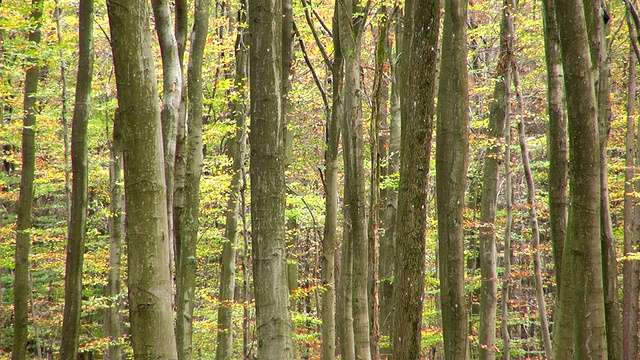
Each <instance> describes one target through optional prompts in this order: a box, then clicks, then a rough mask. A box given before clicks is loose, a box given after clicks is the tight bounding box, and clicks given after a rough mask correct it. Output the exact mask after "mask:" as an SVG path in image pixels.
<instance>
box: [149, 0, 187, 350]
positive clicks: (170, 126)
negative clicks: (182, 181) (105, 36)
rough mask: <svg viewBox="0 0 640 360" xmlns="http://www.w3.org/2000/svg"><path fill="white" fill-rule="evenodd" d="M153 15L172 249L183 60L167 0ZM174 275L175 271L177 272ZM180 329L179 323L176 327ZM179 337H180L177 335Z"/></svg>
mask: <svg viewBox="0 0 640 360" xmlns="http://www.w3.org/2000/svg"><path fill="white" fill-rule="evenodd" d="M151 4H152V6H153V16H154V20H155V26H156V33H157V34H158V40H159V43H160V53H161V56H162V92H163V95H162V111H161V113H160V119H161V121H162V143H163V147H164V171H165V178H166V183H167V219H168V225H167V226H168V229H169V240H170V242H171V244H172V246H171V250H173V249H174V246H173V242H174V232H173V230H174V229H173V189H174V186H173V184H174V168H175V161H176V141H177V132H178V116H179V112H180V107H181V103H182V94H181V93H182V89H183V82H182V78H183V76H182V63H181V59H180V57H179V54H178V42H177V39H176V34H175V32H174V27H173V23H172V20H171V10H170V8H169V2H168V1H167V0H154V1H152V2H151ZM176 275H177V274H176ZM177 328H179V326H178V327H177ZM178 338H180V336H178Z"/></svg>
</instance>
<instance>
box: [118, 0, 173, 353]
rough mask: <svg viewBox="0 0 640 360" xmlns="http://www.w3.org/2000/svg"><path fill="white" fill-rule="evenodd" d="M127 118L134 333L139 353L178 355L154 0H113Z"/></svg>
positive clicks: (122, 100) (121, 109) (123, 114)
mask: <svg viewBox="0 0 640 360" xmlns="http://www.w3.org/2000/svg"><path fill="white" fill-rule="evenodd" d="M107 7H108V12H109V24H110V27H111V41H112V50H113V60H114V67H115V75H116V85H117V91H118V112H119V116H120V117H121V120H122V125H123V129H122V130H123V131H122V134H123V145H124V182H125V197H126V226H127V236H126V240H127V246H128V256H129V262H128V272H129V282H128V287H129V306H130V309H129V314H130V320H131V341H132V347H133V351H134V355H135V357H136V358H140V359H157V358H164V359H176V358H177V350H176V341H175V333H174V330H173V316H172V291H171V290H172V286H171V278H170V272H169V268H170V255H169V254H170V251H169V247H170V240H169V238H168V228H167V201H166V185H165V172H164V153H163V145H162V129H161V122H160V108H159V104H158V101H157V97H158V90H157V83H156V77H155V67H154V63H153V62H154V59H153V54H152V52H151V51H152V49H151V33H150V29H149V9H148V4H147V3H146V2H139V1H118V2H117V3H116V2H114V1H109V2H108V3H107Z"/></svg>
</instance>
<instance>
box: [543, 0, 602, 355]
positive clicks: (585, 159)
mask: <svg viewBox="0 0 640 360" xmlns="http://www.w3.org/2000/svg"><path fill="white" fill-rule="evenodd" d="M555 5H556V15H557V20H558V29H559V33H560V43H561V52H562V64H563V68H564V74H565V89H566V94H567V114H568V123H569V157H570V160H571V162H570V165H569V166H570V172H571V174H572V178H571V184H570V196H571V204H572V207H571V210H570V215H569V217H570V219H569V226H568V230H567V232H568V234H567V240H566V242H565V250H566V251H565V253H564V254H563V264H562V267H563V269H562V271H563V273H562V278H563V279H564V280H563V281H562V283H561V284H560V286H561V290H560V299H559V302H558V311H559V314H558V319H557V321H556V327H555V330H556V331H557V336H556V345H555V347H554V358H557V359H572V358H573V359H587V358H597V359H605V358H607V334H606V323H605V306H604V289H603V277H602V257H601V256H602V250H601V244H600V229H601V228H600V220H601V219H600V185H601V182H600V167H599V166H596V164H599V162H600V152H599V146H598V144H599V140H600V139H599V137H598V115H597V101H596V95H595V89H594V82H593V78H592V74H591V73H590V72H588V71H584V69H591V58H590V54H589V41H588V37H587V29H586V26H585V24H586V23H585V18H584V17H585V11H584V10H583V9H584V8H583V4H582V2H581V1H577V0H575V1H566V0H565V1H556V2H555Z"/></svg>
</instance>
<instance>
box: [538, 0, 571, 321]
mask: <svg viewBox="0 0 640 360" xmlns="http://www.w3.org/2000/svg"><path fill="white" fill-rule="evenodd" d="M542 5H543V12H544V46H545V60H546V64H547V102H548V103H549V106H548V111H549V141H548V144H549V232H550V234H551V246H552V247H553V263H554V267H555V279H556V296H555V297H556V302H557V299H558V297H559V296H560V284H561V283H562V282H561V280H562V252H563V248H564V241H565V238H566V235H567V206H568V203H567V176H568V168H569V161H568V159H567V116H566V113H565V109H564V92H563V80H564V73H563V71H562V60H561V58H560V35H559V34H558V28H557V23H556V6H555V3H554V1H553V0H543V2H542ZM554 314H556V313H554Z"/></svg>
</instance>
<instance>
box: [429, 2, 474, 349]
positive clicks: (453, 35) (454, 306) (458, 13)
mask: <svg viewBox="0 0 640 360" xmlns="http://www.w3.org/2000/svg"><path fill="white" fill-rule="evenodd" d="M466 30H467V2H466V1H462V0H445V1H444V25H443V29H442V34H443V35H442V41H443V44H447V46H443V48H442V60H441V65H440V83H439V86H438V87H439V93H438V123H437V129H438V130H437V131H438V133H437V136H436V148H437V149H438V150H437V151H436V191H437V196H438V200H437V209H438V243H439V255H440V264H439V265H440V292H441V297H442V330H443V337H444V351H445V359H447V360H454V359H455V360H457V359H465V358H466V356H467V346H468V345H467V341H468V340H467V329H468V327H467V309H466V302H465V291H464V244H463V240H464V231H463V223H464V220H463V215H462V213H463V209H464V204H465V198H464V192H465V187H466V179H467V166H468V156H467V154H468V153H469V113H468V112H469V94H468V87H469V84H468V78H467V77H468V75H467V62H466V59H467V33H466Z"/></svg>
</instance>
